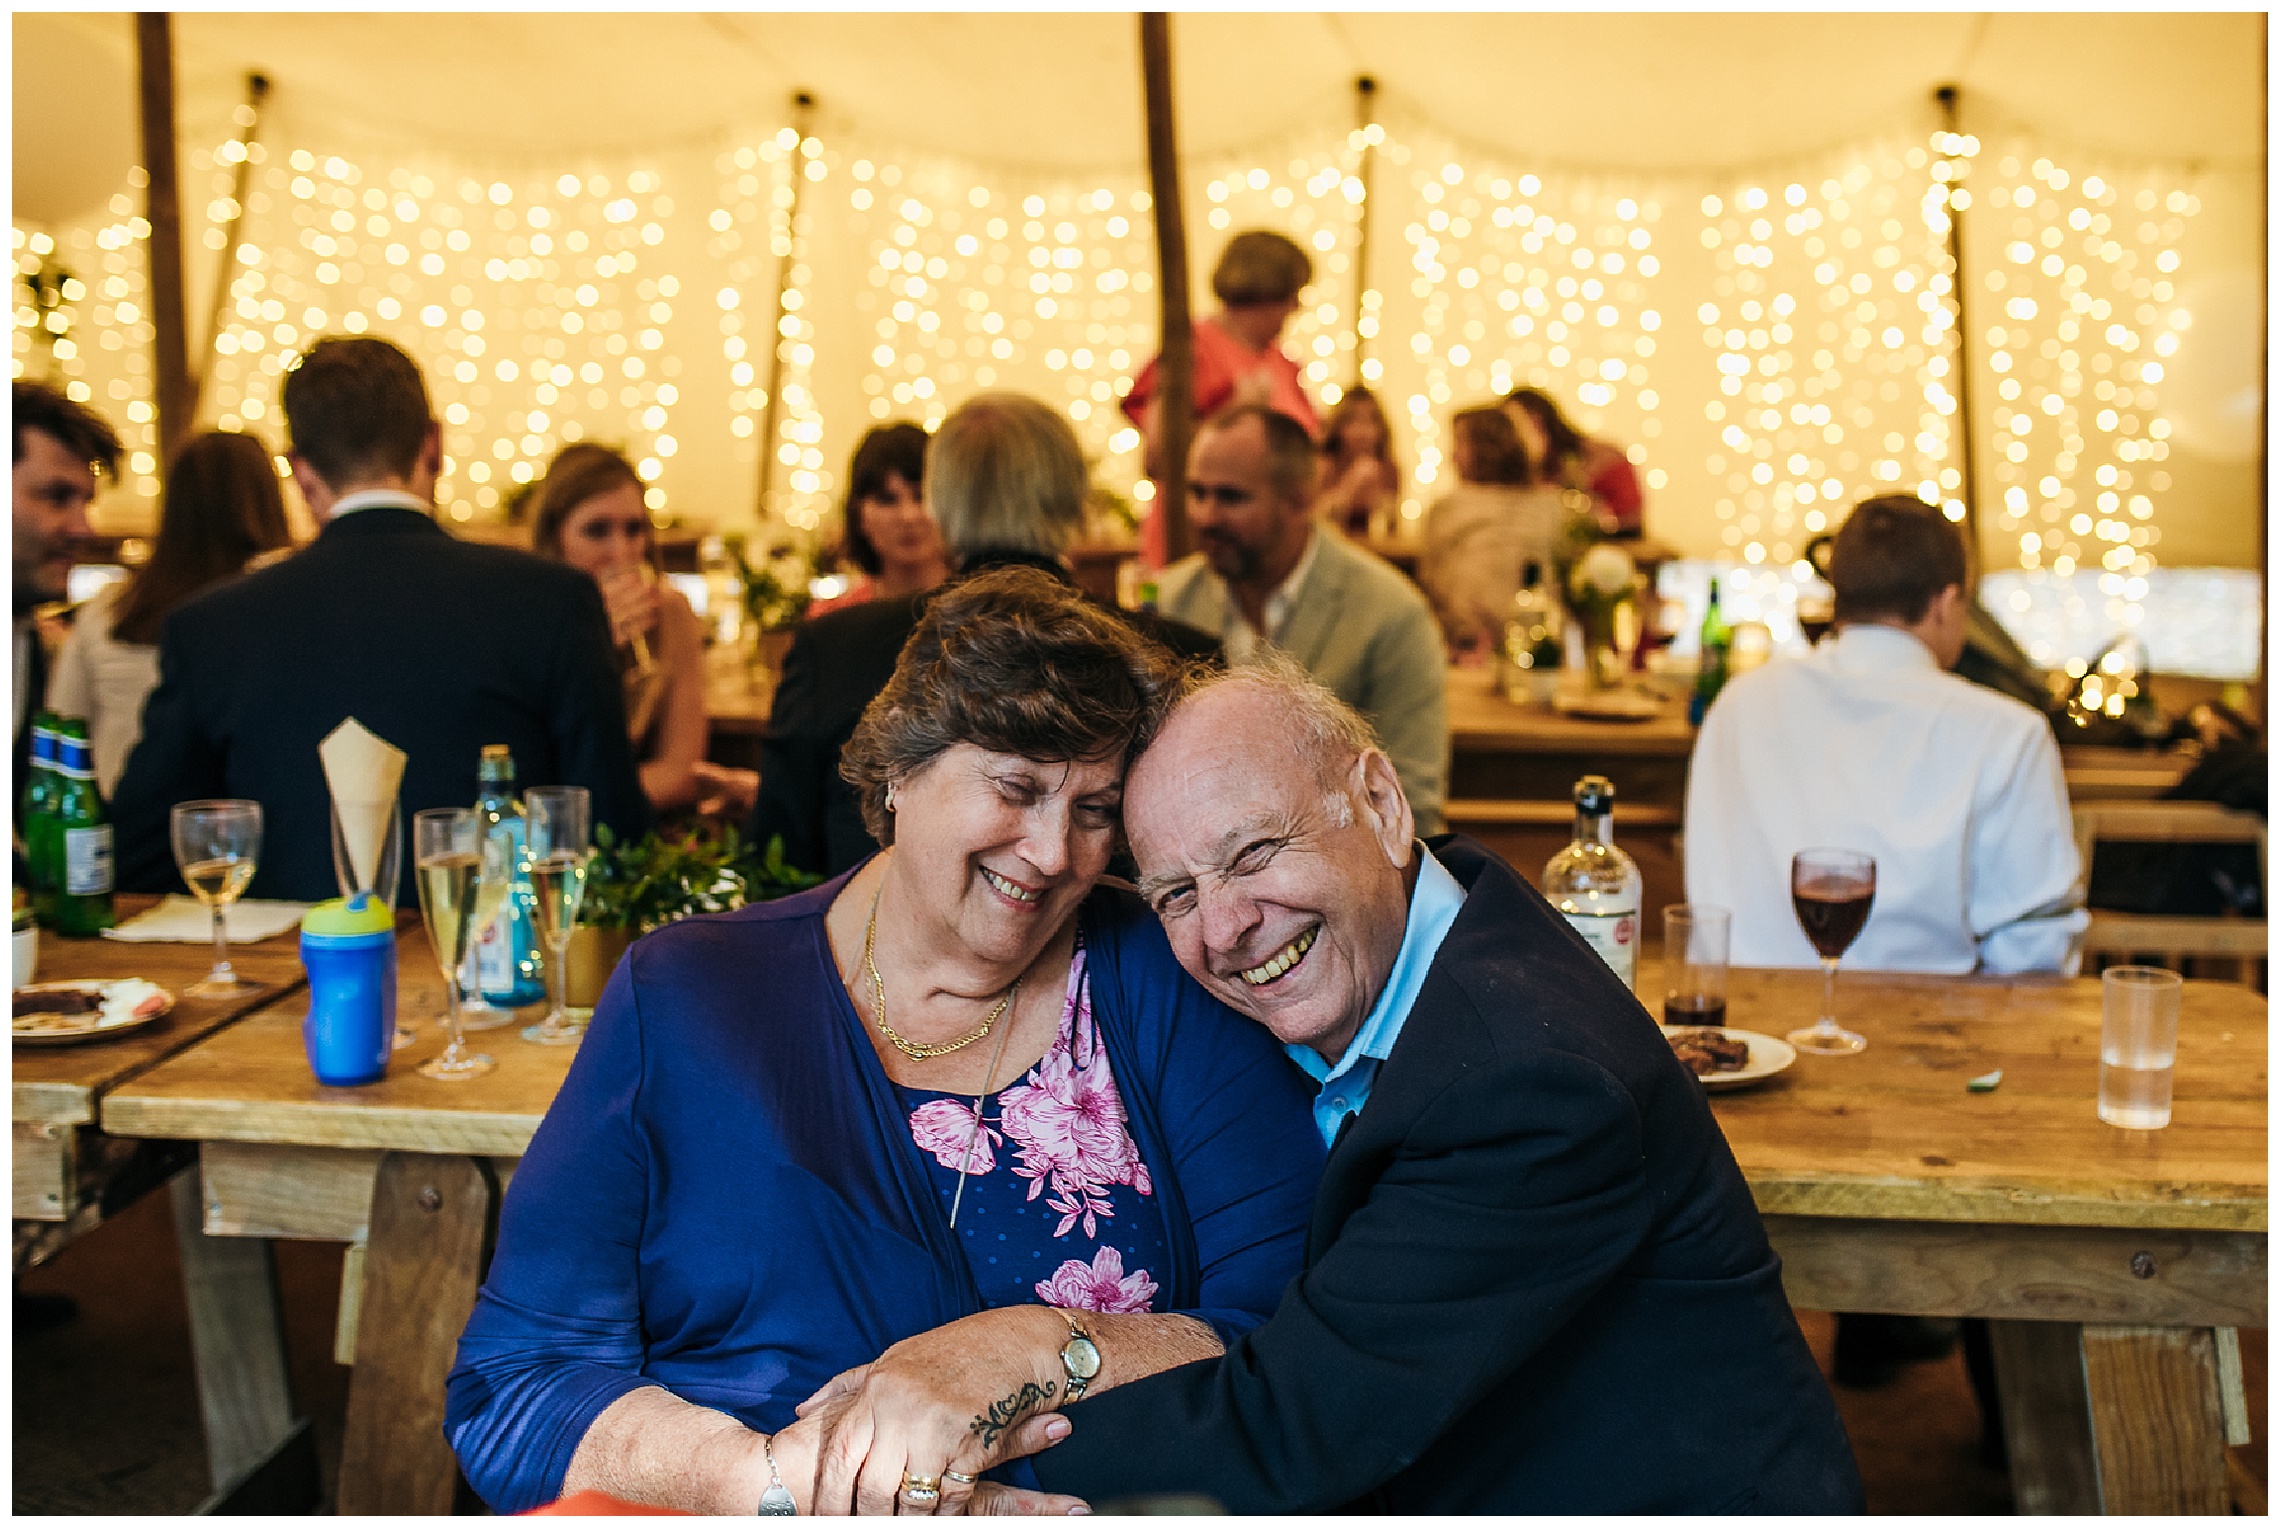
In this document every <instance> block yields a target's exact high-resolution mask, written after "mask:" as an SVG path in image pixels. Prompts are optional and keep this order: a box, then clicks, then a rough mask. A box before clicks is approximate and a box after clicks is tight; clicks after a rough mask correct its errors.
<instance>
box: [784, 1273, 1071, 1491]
mask: <svg viewBox="0 0 2280 1528" xmlns="http://www.w3.org/2000/svg"><path fill="white" fill-rule="evenodd" d="M1068 1335H1069V1329H1068V1325H1067V1323H1066V1322H1065V1321H1063V1320H1062V1319H1061V1317H1060V1315H1059V1314H1058V1313H1057V1312H1055V1311H1053V1310H1051V1309H1049V1308H1047V1307H1045V1306H1042V1305H1014V1306H1004V1307H1001V1308H999V1309H997V1310H990V1311H984V1312H982V1313H981V1314H979V1315H975V1316H969V1317H967V1318H966V1319H965V1320H963V1321H959V1322H956V1323H954V1324H953V1325H951V1326H947V1327H940V1328H937V1329H935V1330H934V1331H931V1332H921V1333H920V1334H918V1335H917V1336H915V1337H907V1338H905V1339H904V1340H902V1341H901V1342H898V1343H896V1344H895V1345H894V1346H893V1347H891V1348H889V1349H887V1351H886V1352H884V1353H882V1354H881V1355H879V1358H878V1360H877V1361H876V1362H874V1363H868V1364H864V1365H862V1366H860V1367H858V1368H854V1369H850V1370H848V1371H847V1372H846V1373H844V1374H841V1375H840V1376H838V1377H837V1378H836V1379H834V1380H832V1381H831V1383H830V1384H828V1385H826V1386H824V1387H823V1389H821V1390H819V1391H817V1392H816V1393H815V1394H814V1395H813V1396H811V1397H809V1398H808V1400H806V1401H805V1402H803V1403H802V1404H801V1406H800V1408H799V1415H800V1417H801V1419H802V1420H803V1421H808V1420H813V1421H815V1422H818V1423H820V1424H821V1431H820V1433H819V1435H818V1437H817V1442H816V1479H815V1490H814V1494H813V1496H812V1498H811V1500H812V1503H813V1505H812V1509H811V1510H813V1511H815V1512H818V1513H826V1514H828V1513H844V1512H855V1513H863V1514H875V1513H889V1512H892V1513H900V1514H904V1515H914V1514H915V1515H927V1514H932V1515H935V1516H955V1515H959V1514H961V1513H964V1514H971V1515H990V1514H993V1513H996V1514H1002V1513H1013V1514H1031V1513H1042V1514H1045V1515H1065V1514H1067V1513H1068V1512H1070V1511H1071V1510H1075V1509H1079V1508H1081V1507H1082V1506H1083V1505H1084V1504H1083V1503H1081V1502H1078V1501H1077V1500H1075V1499H1074V1498H1072V1497H1053V1496H1049V1495H1046V1494H1044V1493H1039V1492H1032V1491H1016V1490H1014V1489H1013V1488H1010V1487H1003V1486H998V1485H996V1484H995V1483H994V1482H990V1481H985V1480H981V1479H980V1478H979V1477H980V1476H981V1474H982V1473H983V1472H984V1471H985V1470H990V1469H994V1468H996V1467H997V1466H998V1465H1000V1464H1003V1463H1005V1462H1006V1461H1008V1460H1010V1459H1017V1458H1022V1457H1025V1456H1027V1455H1029V1454H1034V1453H1036V1452H1038V1451H1039V1450H1040V1449H1044V1448H1048V1447H1050V1446H1052V1445H1053V1444H1054V1443H1056V1442H1058V1441H1060V1440H1061V1439H1062V1438H1065V1437H1067V1436H1068V1431H1069V1422H1068V1419H1067V1418H1065V1417H1063V1416H1061V1415H1060V1414H1059V1409H1058V1408H1059V1407H1060V1405H1061V1404H1062V1392H1063V1390H1064V1388H1065V1384H1066V1376H1065V1375H1064V1373H1063V1371H1062V1367H1061V1362H1060V1348H1061V1344H1062V1343H1063V1342H1065V1341H1067V1340H1068ZM961 1477H963V1478H961ZM913 1482H915V1483H917V1489H915V1490H913V1489H909V1486H910V1485H911V1483H913ZM928 1483H931V1488H932V1490H933V1491H934V1493H935V1494H934V1495H933V1496H932V1497H931V1498H930V1497H929V1496H928V1495H927V1490H928Z"/></svg>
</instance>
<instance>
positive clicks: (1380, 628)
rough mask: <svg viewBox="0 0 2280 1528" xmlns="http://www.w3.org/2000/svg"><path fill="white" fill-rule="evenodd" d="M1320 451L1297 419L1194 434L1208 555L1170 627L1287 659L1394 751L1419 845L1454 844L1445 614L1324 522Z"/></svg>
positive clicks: (1259, 419) (1255, 412)
mask: <svg viewBox="0 0 2280 1528" xmlns="http://www.w3.org/2000/svg"><path fill="white" fill-rule="evenodd" d="M1314 456H1315V453H1314V443H1313V442H1312V441H1310V440H1309V439H1307V436H1306V431H1305V430H1304V429H1303V428H1302V427H1301V426H1300V425H1299V424H1298V423H1297V421H1295V420H1293V419H1292V418H1290V417H1289V416H1288V415H1287V414H1283V413H1279V412H1277V411H1276V410H1274V409H1270V408H1265V407H1262V406H1260V405H1258V404H1241V405H1238V406H1237V407H1235V408H1231V409H1228V410H1226V411H1225V412H1223V413H1221V414H1220V415H1219V416H1218V417H1217V418H1215V419H1213V420H1212V421H1211V422H1210V423H1209V424H1206V425H1204V426H1203V427H1202V428H1200V429H1198V430H1197V431H1196V432H1195V443H1194V444H1193V445H1192V446H1191V447H1189V449H1188V470H1187V492H1188V522H1189V524H1190V525H1192V526H1193V527H1194V529H1195V544H1196V551H1195V553H1194V554H1193V555H1192V556H1189V557H1186V558H1183V559H1181V561H1180V562H1179V563H1177V564H1176V565H1175V566H1173V567H1170V568H1167V569H1165V570H1164V575H1163V579H1162V581H1161V583H1160V584H1159V586H1158V587H1159V591H1160V597H1161V608H1162V609H1163V611H1164V612H1165V614H1167V615H1174V616H1177V617H1179V618H1180V619H1181V620H1183V621H1191V622H1193V623H1194V624H1195V625H1196V626H1198V627H1200V628H1202V629H1203V630H1205V631H1209V632H1216V633H1218V634H1219V637H1220V640H1221V641H1222V642H1223V643H1224V644H1225V645H1226V648H1227V657H1228V661H1230V662H1232V663H1248V662H1250V661H1251V659H1252V658H1253V657H1255V656H1257V655H1258V654H1259V653H1261V652H1262V651H1264V650H1265V649H1267V648H1270V647H1273V648H1280V649H1281V650H1282V651H1284V652H1286V653H1288V654H1289V655H1290V656H1291V657H1292V658H1295V659H1296V660H1297V661H1298V662H1299V664H1300V665H1301V666H1302V667H1303V668H1305V669H1306V671H1307V672H1308V673H1310V674H1312V675H1313V676H1314V677H1315V678H1317V679H1319V680H1321V681H1322V682H1323V683H1324V684H1326V685H1328V686H1329V687H1330V689H1331V691H1332V692H1333V693H1334V694H1336V695H1337V697H1338V698H1339V699H1340V700H1343V701H1344V702H1346V704H1348V705H1350V706H1352V707H1353V708H1354V709H1355V710H1357V711H1359V712H1361V713H1362V714H1363V715H1364V716H1366V717H1368V718H1369V720H1370V725H1371V726H1373V727H1375V728H1376V729H1377V731H1378V736H1379V737H1380V738H1382V739H1383V740H1384V743H1385V751H1386V754H1387V755H1388V756H1389V757H1390V758H1391V759H1392V760H1393V768H1394V772H1395V773H1396V774H1398V775H1399V776H1400V777H1401V788H1402V790H1403V792H1404V793H1405V794H1407V796H1408V798H1409V809H1410V811H1411V812H1412V813H1413V814H1414V815H1415V816H1416V818H1417V822H1418V828H1417V831H1418V832H1419V833H1420V834H1421V835H1426V836H1430V835H1432V834H1435V833H1438V832H1440V831H1442V802H1443V801H1444V799H1445V798H1446V797H1447V794H1448V783H1449V708H1448V679H1449V675H1448V662H1447V658H1446V656H1445V655H1444V653H1443V651H1442V647H1441V637H1440V631H1439V629H1438V628H1437V627H1436V626H1435V624H1434V621H1433V609H1432V606H1431V605H1430V604H1429V603H1428V602H1427V601H1426V598H1425V596H1424V594H1423V593H1422V592H1420V591H1419V589H1418V587H1417V585H1416V584H1415V583H1413V582H1411V581H1410V580H1409V579H1408V578H1407V577H1406V576H1404V575H1403V574H1402V573H1401V572H1400V571H1399V570H1398V569H1396V568H1395V567H1394V566H1393V565H1392V564H1391V563H1389V562H1387V561H1385V559H1383V558H1381V557H1378V556H1377V555H1375V554H1374V553H1372V552H1370V551H1369V550H1368V549H1367V548H1365V547H1359V546H1356V545H1355V544H1354V543H1353V542H1351V541H1349V540H1347V539H1346V538H1345V537H1343V536H1339V535H1335V534H1331V533H1329V532H1326V531H1324V530H1323V529H1322V527H1321V525H1320V523H1319V522H1317V521H1316V519H1315V518H1314V484H1315V465H1314Z"/></svg>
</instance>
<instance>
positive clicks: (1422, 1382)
mask: <svg viewBox="0 0 2280 1528" xmlns="http://www.w3.org/2000/svg"><path fill="white" fill-rule="evenodd" d="M1435 853H1436V854H1437V855H1439V857H1440V859H1441V861H1442V863H1443V864H1445V865H1446V866H1447V867H1448V868H1449V870H1450V871H1451V872H1452V873H1453V874H1454V875H1455V876H1456V877H1457V879H1458V880H1459V881H1460V882H1462V883H1464V885H1465V886H1466V887H1467V888H1468V894H1467V897H1466V901H1465V905H1464V909H1463V911H1462V912H1461V913H1460V914H1459V915H1458V917H1457V921H1456V923H1455V924H1454V925H1453V926H1452V927H1451V929H1450V931H1449V934H1448V937H1447V939H1446V941H1445V942H1444V943H1443V944H1442V946H1441V949H1440V952H1439V954H1438V955H1437V956H1436V957H1435V959H1434V961H1433V965H1432V968H1431V970H1430V972H1429V974H1428V975H1427V978H1426V982H1425V986H1424V988H1423V990H1422V991H1421V992H1420V993H1419V994H1418V998H1417V1003H1416V1006H1415V1007H1414V1008H1413V1009H1412V1010H1411V1012H1410V1015H1409V1019H1408V1023H1407V1025H1406V1026H1405V1027H1404V1028H1403V1030H1402V1032H1401V1037H1400V1039H1399V1040H1398V1041H1397V1042H1396V1043H1395V1045H1394V1048H1393V1054H1392V1055H1391V1056H1390V1057H1388V1058H1387V1060H1386V1062H1385V1064H1384V1067H1383V1069H1382V1070H1381V1071H1380V1072H1379V1074H1378V1077H1377V1081H1376V1084H1375V1086H1374V1088H1373V1089H1372V1091H1371V1094H1370V1099H1369V1103H1368V1105H1367V1106H1366V1107H1365V1108H1364V1109H1363V1110H1362V1112H1361V1113H1360V1114H1359V1115H1357V1116H1354V1117H1353V1118H1352V1119H1351V1120H1350V1121H1349V1122H1348V1124H1347V1127H1346V1128H1345V1130H1344V1131H1343V1133H1342V1134H1341V1136H1340V1137H1339V1139H1338V1141H1337V1143H1336V1144H1335V1145H1334V1146H1333V1148H1332V1150H1331V1153H1330V1159H1329V1162H1328V1164H1327V1166H1326V1167H1325V1169H1324V1171H1323V1177H1322V1186H1321V1189H1320V1191H1319V1193H1318V1195H1317V1197H1316V1199H1315V1207H1314V1217H1313V1222H1312V1226H1311V1228H1310V1231H1309V1235H1308V1244H1307V1267H1306V1271H1305V1273H1303V1274H1302V1275H1301V1276H1300V1277H1299V1278H1298V1279H1297V1280H1296V1281H1294V1282H1293V1283H1292V1285H1291V1287H1290V1288H1289V1290H1288V1291H1286V1292H1285V1294H1284V1296H1283V1300H1282V1303H1281V1305H1280V1306H1279V1307H1278V1308H1277V1309H1276V1311H1275V1314H1274V1315H1273V1316H1272V1317H1271V1318H1270V1319H1269V1320H1268V1321H1267V1323H1266V1324H1265V1325H1264V1326H1262V1327H1260V1328H1259V1329H1258V1330H1256V1331H1254V1332H1252V1333H1251V1334H1249V1335H1248V1336H1246V1337H1245V1338H1244V1339H1243V1340H1242V1341H1240V1342H1238V1343H1237V1344H1236V1345H1235V1346H1234V1347H1233V1348H1232V1349H1230V1350H1229V1352H1228V1353H1227V1355H1226V1356H1225V1357H1224V1358H1221V1359H1216V1360H1212V1361H1208V1362H1204V1363H1197V1364H1189V1365H1186V1366H1184V1367H1181V1368H1177V1369H1173V1370H1170V1371H1167V1372H1166V1373H1163V1374H1159V1375H1155V1376H1153V1377H1151V1378H1149V1379H1145V1380H1141V1381H1139V1382H1137V1383H1135V1384H1131V1385H1126V1386H1122V1387H1119V1388H1117V1389H1114V1390H1110V1391H1106V1392H1104V1393H1102V1394H1100V1395H1098V1396H1096V1397H1092V1398H1089V1399H1087V1400H1085V1401H1083V1402H1081V1403H1079V1404H1078V1405H1077V1406H1075V1407H1074V1408H1072V1409H1071V1411H1070V1420H1071V1421H1072V1423H1073V1424H1074V1425H1073V1428H1072V1431H1071V1434H1070V1436H1069V1437H1068V1438H1067V1439H1066V1440H1065V1441H1063V1442H1062V1443H1060V1444H1058V1445H1056V1446H1055V1447H1052V1448H1049V1449H1047V1450H1046V1451H1045V1452H1044V1453H1042V1454H1040V1455H1038V1456H1037V1458H1036V1460H1035V1467H1036V1471H1037V1474H1038V1477H1039V1479H1040V1480H1041V1481H1042V1482H1043V1484H1044V1485H1045V1486H1046V1488H1047V1489H1049V1490H1054V1491H1065V1492H1070V1493H1072V1494H1075V1495H1079V1496H1083V1497H1086V1498H1088V1499H1090V1500H1093V1501H1096V1502H1098V1501H1103V1500H1113V1499H1115V1498H1118V1497H1123V1496H1130V1495H1136V1494H1144V1493H1155V1492H1200V1493H1203V1494H1205V1495H1208V1496H1211V1497H1214V1498H1216V1499H1217V1500H1218V1501H1220V1502H1221V1503H1223V1504H1224V1505H1225V1506H1227V1507H1228V1508H1229V1509H1231V1510H1232V1511H1235V1512H1244V1513H1253V1512H1282V1513H1290V1512H1323V1511H1329V1510H1333V1509H1337V1508H1340V1507H1353V1508H1359V1509H1362V1510H1373V1511H1389V1512H1529V1513H1540V1512H1593V1513H1615V1512H1620V1513H1650V1512H1651V1513H1679V1512H1688V1513H1692V1512H1857V1511H1859V1510H1861V1508H1862V1505H1863V1502H1862V1495H1861V1486H1860V1478H1859V1475H1858V1474H1857V1472H1856V1470H1855V1468H1854V1465H1853V1458H1852V1450H1851V1447H1850V1445H1849V1444H1848V1443H1847V1441H1846V1438H1845V1434H1844V1429H1843V1427H1842V1425H1841V1424H1840V1422H1839V1421H1838V1418H1837V1411H1836V1405H1835V1402H1834V1400H1833V1399H1832V1398H1831V1396H1830V1394H1829V1390H1828V1386H1827V1385H1826V1384H1825V1383H1824V1382H1823V1380H1822V1378H1821V1375H1820V1372H1819V1370H1818V1369H1817V1368H1816V1367H1815V1366H1814V1363H1813V1359H1812V1356H1811V1354H1810V1353H1809V1352H1808V1351H1807V1349H1806V1346H1805V1340H1804V1338H1803V1336H1802V1335H1801V1334H1800V1333H1799V1332H1798V1329H1797V1322H1796V1318H1795V1317H1794V1316H1793V1315H1792V1314H1791V1313H1790V1310H1789V1305H1788V1301H1787V1300H1786V1298H1785V1297H1784V1296H1783V1293H1782V1288H1781V1271H1780V1262H1779V1260H1778V1259H1777V1258H1776V1257H1775V1256H1774V1254H1773V1251H1772V1249H1771V1247H1769V1246H1768V1245H1767V1242H1766V1238H1765V1231H1764V1228H1763V1226H1762V1225H1761V1224H1760V1222H1759V1220H1758V1215H1757V1210H1756V1207H1755V1206H1754V1205H1753V1204H1752V1202H1751V1199H1750V1193H1749V1189H1748V1187H1747V1185H1745V1184H1744V1182H1743V1181H1742V1175H1741V1171H1740V1169H1739V1168H1737V1167H1736V1166H1735V1163H1734V1158H1733V1154H1732V1152H1731V1151H1729V1150H1728V1149H1727V1146H1726V1141H1725V1137H1724V1136H1723V1135H1722V1134H1720V1132H1719V1129H1718V1124H1717V1121H1716V1120H1715V1119H1714V1118H1713V1117H1712V1116H1711V1113H1710V1107H1709V1103H1708V1100H1707V1098H1706V1097H1705V1095H1704V1093H1703V1091H1702V1088H1701V1086H1700V1085H1699V1084H1698V1083H1697V1082H1696V1081H1695V1080H1694V1078H1693V1076H1692V1075H1691V1074H1689V1073H1688V1072H1687V1071H1686V1069H1685V1068H1684V1067H1683V1066H1681V1065H1680V1064H1679V1063H1678V1061H1677V1060H1676V1059H1675V1058H1674V1057H1673V1056H1672V1054H1671V1051H1670V1047H1669V1045H1668V1044H1667V1043H1666V1042H1665V1041H1664V1039H1663V1037H1662V1035H1661V1033H1660V1032H1659V1031H1658V1030H1657V1029H1656V1027H1655V1024H1654V1021H1653V1020H1652V1019H1650V1018H1649V1017H1648V1016H1647V1014H1646V1013H1645V1011H1644V1010H1642V1009H1641V1008H1640V1007H1639V1005H1638V1003H1637V1002H1636V1001H1635V1000H1634V999H1633V998H1632V996H1631V994H1630V993H1629V992H1628V991H1626V990H1625V989H1624V988H1623V986H1622V984H1621V983H1620V982H1618V981H1617V980H1616V979H1615V977H1614V976H1613V975H1612V973H1610V972H1609V971H1608V969H1607V967H1606V966H1605V965H1604V964H1602V963H1601V961H1600V960H1599V957H1598V956H1597V955H1595V954H1593V953H1592V951H1591V949H1590V948H1589V947H1588V946H1587V945H1585V944H1584V943H1583V941H1582V940H1581V939H1580V938H1579V937H1577V936H1576V935H1575V933H1574V932H1573V931H1572V930H1570V929H1569V928H1568V926H1567V925H1566V923H1565V922H1564V921H1563V920H1562V919H1561V918H1560V916H1559V915H1558V914H1557V913H1556V912H1554V911H1553V910H1552V909H1551V907H1550V906H1549V905H1548V904H1547V903H1546V902H1545V901H1544V900H1543V898H1541V897H1540V896H1538V895H1537V894H1536V893H1535V891H1534V890H1533V889H1531V888H1530V887H1529V886H1528V885H1527V884H1526V883H1525V882H1523V881H1522V880H1521V879H1520V877H1519V876H1518V875H1516V874H1514V873H1513V871H1512V870H1511V869H1510V868H1509V867H1508V866H1506V865H1505V864H1504V863H1503V862H1502V861H1500V860H1498V859H1496V858H1495V857H1494V856H1493V855H1491V854H1489V853H1488V852H1487V851H1486V850H1485V849H1483V848H1482V847H1481V846H1480V845H1478V844H1476V843H1473V842H1472V841H1470V840H1468V839H1464V838H1449V839H1441V840H1436V841H1435Z"/></svg>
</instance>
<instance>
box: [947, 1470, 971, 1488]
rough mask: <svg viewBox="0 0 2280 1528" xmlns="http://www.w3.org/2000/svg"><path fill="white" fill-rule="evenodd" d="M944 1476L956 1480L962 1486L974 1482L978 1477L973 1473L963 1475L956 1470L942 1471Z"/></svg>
mask: <svg viewBox="0 0 2280 1528" xmlns="http://www.w3.org/2000/svg"><path fill="white" fill-rule="evenodd" d="M942 1478H943V1479H944V1480H955V1481H956V1482H958V1484H960V1485H962V1486H970V1485H972V1484H974V1482H975V1479H976V1477H974V1476H972V1475H961V1474H959V1473H958V1472H957V1471H956V1470H944V1471H943V1472H942Z"/></svg>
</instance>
